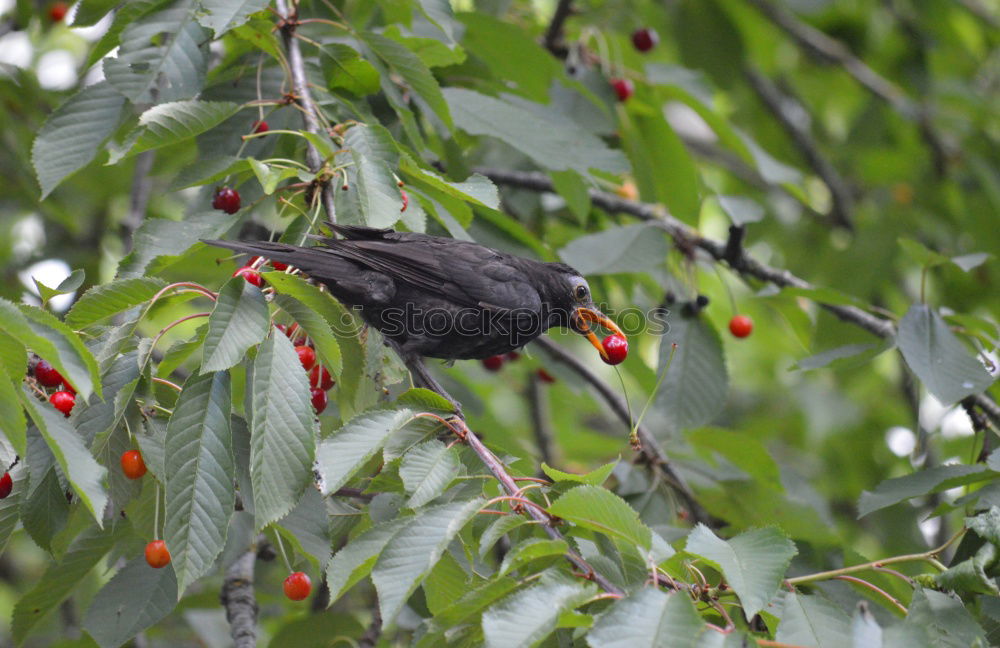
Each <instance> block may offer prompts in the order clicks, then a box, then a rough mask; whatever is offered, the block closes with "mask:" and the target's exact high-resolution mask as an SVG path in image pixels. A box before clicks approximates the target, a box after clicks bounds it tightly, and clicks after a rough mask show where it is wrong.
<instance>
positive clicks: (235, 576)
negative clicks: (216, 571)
mask: <svg viewBox="0 0 1000 648" xmlns="http://www.w3.org/2000/svg"><path fill="white" fill-rule="evenodd" d="M256 560H257V549H256V547H251V548H250V550H249V551H247V552H245V553H243V554H241V555H240V557H239V558H237V559H236V560H235V561H234V562H233V564H232V565H230V566H229V567H228V568H227V569H226V580H225V581H224V582H223V584H222V593H221V594H220V596H219V598H220V599H221V600H222V605H223V606H224V607H225V608H226V620H227V621H228V622H229V635H230V636H231V637H232V638H233V644H234V646H235V648H254V647H255V646H256V645H257V612H258V610H259V608H258V606H257V599H256V597H255V596H254V591H253V572H254V563H255V562H256Z"/></svg>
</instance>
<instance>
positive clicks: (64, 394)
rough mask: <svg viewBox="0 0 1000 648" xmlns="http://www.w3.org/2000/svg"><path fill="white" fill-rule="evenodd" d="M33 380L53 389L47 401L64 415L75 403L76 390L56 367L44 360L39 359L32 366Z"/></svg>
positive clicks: (66, 414)
mask: <svg viewBox="0 0 1000 648" xmlns="http://www.w3.org/2000/svg"><path fill="white" fill-rule="evenodd" d="M34 374H35V380H36V381H37V382H38V384H39V385H41V386H42V387H45V388H50V389H55V391H53V392H52V393H51V394H49V402H50V403H52V406H53V407H55V408H56V409H57V410H59V411H60V412H62V413H63V414H64V415H65V416H69V413H70V412H71V411H73V406H74V405H76V390H75V389H73V386H72V385H70V384H69V383H68V382H67V381H66V379H65V378H63V377H62V374H60V373H59V372H58V371H56V368H55V367H53V366H52V365H51V364H49V363H48V362H46V361H45V360H39V361H38V363H37V364H36V365H35V368H34Z"/></svg>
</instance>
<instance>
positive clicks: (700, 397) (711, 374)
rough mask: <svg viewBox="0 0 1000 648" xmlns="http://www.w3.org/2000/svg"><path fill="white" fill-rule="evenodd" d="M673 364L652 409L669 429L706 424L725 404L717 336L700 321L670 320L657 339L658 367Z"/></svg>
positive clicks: (725, 385)
mask: <svg viewBox="0 0 1000 648" xmlns="http://www.w3.org/2000/svg"><path fill="white" fill-rule="evenodd" d="M673 344H676V345H677V350H676V351H674V352H673V361H672V363H671V364H670V368H669V369H667V375H666V377H665V378H664V379H663V383H662V384H661V385H660V389H659V391H658V392H657V395H656V401H655V403H656V407H657V409H659V410H660V411H661V412H662V413H663V416H664V418H665V419H666V420H667V421H668V423H669V427H670V429H675V430H677V429H685V428H692V427H698V426H700V425H705V424H706V423H710V422H711V421H712V419H713V418H714V417H715V416H716V415H717V414H718V413H719V412H720V411H721V410H722V407H723V406H724V405H725V403H726V393H727V391H728V389H729V378H728V376H727V374H726V361H725V358H724V357H723V353H722V343H721V341H720V340H719V335H718V333H716V332H715V329H713V328H712V326H711V324H709V323H708V322H707V321H706V320H704V319H703V318H701V317H697V316H696V317H683V316H682V317H679V318H677V319H671V321H670V328H669V330H668V331H667V332H666V333H664V334H663V336H662V337H661V338H660V366H659V371H661V372H662V371H663V370H664V368H665V367H666V366H667V362H668V360H669V358H670V356H671V351H672V348H671V347H672V345H673Z"/></svg>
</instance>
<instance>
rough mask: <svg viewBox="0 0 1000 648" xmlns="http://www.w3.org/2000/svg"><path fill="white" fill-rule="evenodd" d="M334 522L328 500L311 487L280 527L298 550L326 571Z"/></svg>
mask: <svg viewBox="0 0 1000 648" xmlns="http://www.w3.org/2000/svg"><path fill="white" fill-rule="evenodd" d="M330 520H331V513H330V512H328V511H327V508H326V500H325V499H324V498H323V496H322V495H320V494H319V491H318V490H316V489H315V488H307V489H306V490H305V492H304V493H303V494H302V499H300V500H299V502H298V504H296V505H295V508H293V509H292V510H291V511H290V512H289V513H288V515H286V516H285V517H284V518H283V519H282V520H281V526H280V527H277V528H278V529H279V530H280V531H281V532H282V535H283V536H284V537H285V538H286V539H287V540H288V541H290V542H291V543H292V546H293V548H294V549H295V551H298V552H301V553H304V554H306V555H308V556H310V557H312V558H313V559H314V560H315V561H316V564H317V565H319V568H320V569H324V568H325V567H326V563H327V561H329V560H330V543H331V534H330V526H331V525H330Z"/></svg>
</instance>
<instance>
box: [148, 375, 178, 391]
mask: <svg viewBox="0 0 1000 648" xmlns="http://www.w3.org/2000/svg"><path fill="white" fill-rule="evenodd" d="M153 382H158V383H160V384H161V385H166V386H167V387H172V388H173V389H176V390H177V391H181V386H180V385H178V384H177V383H172V382H170V381H169V380H167V379H165V378H160V377H158V376H153Z"/></svg>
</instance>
